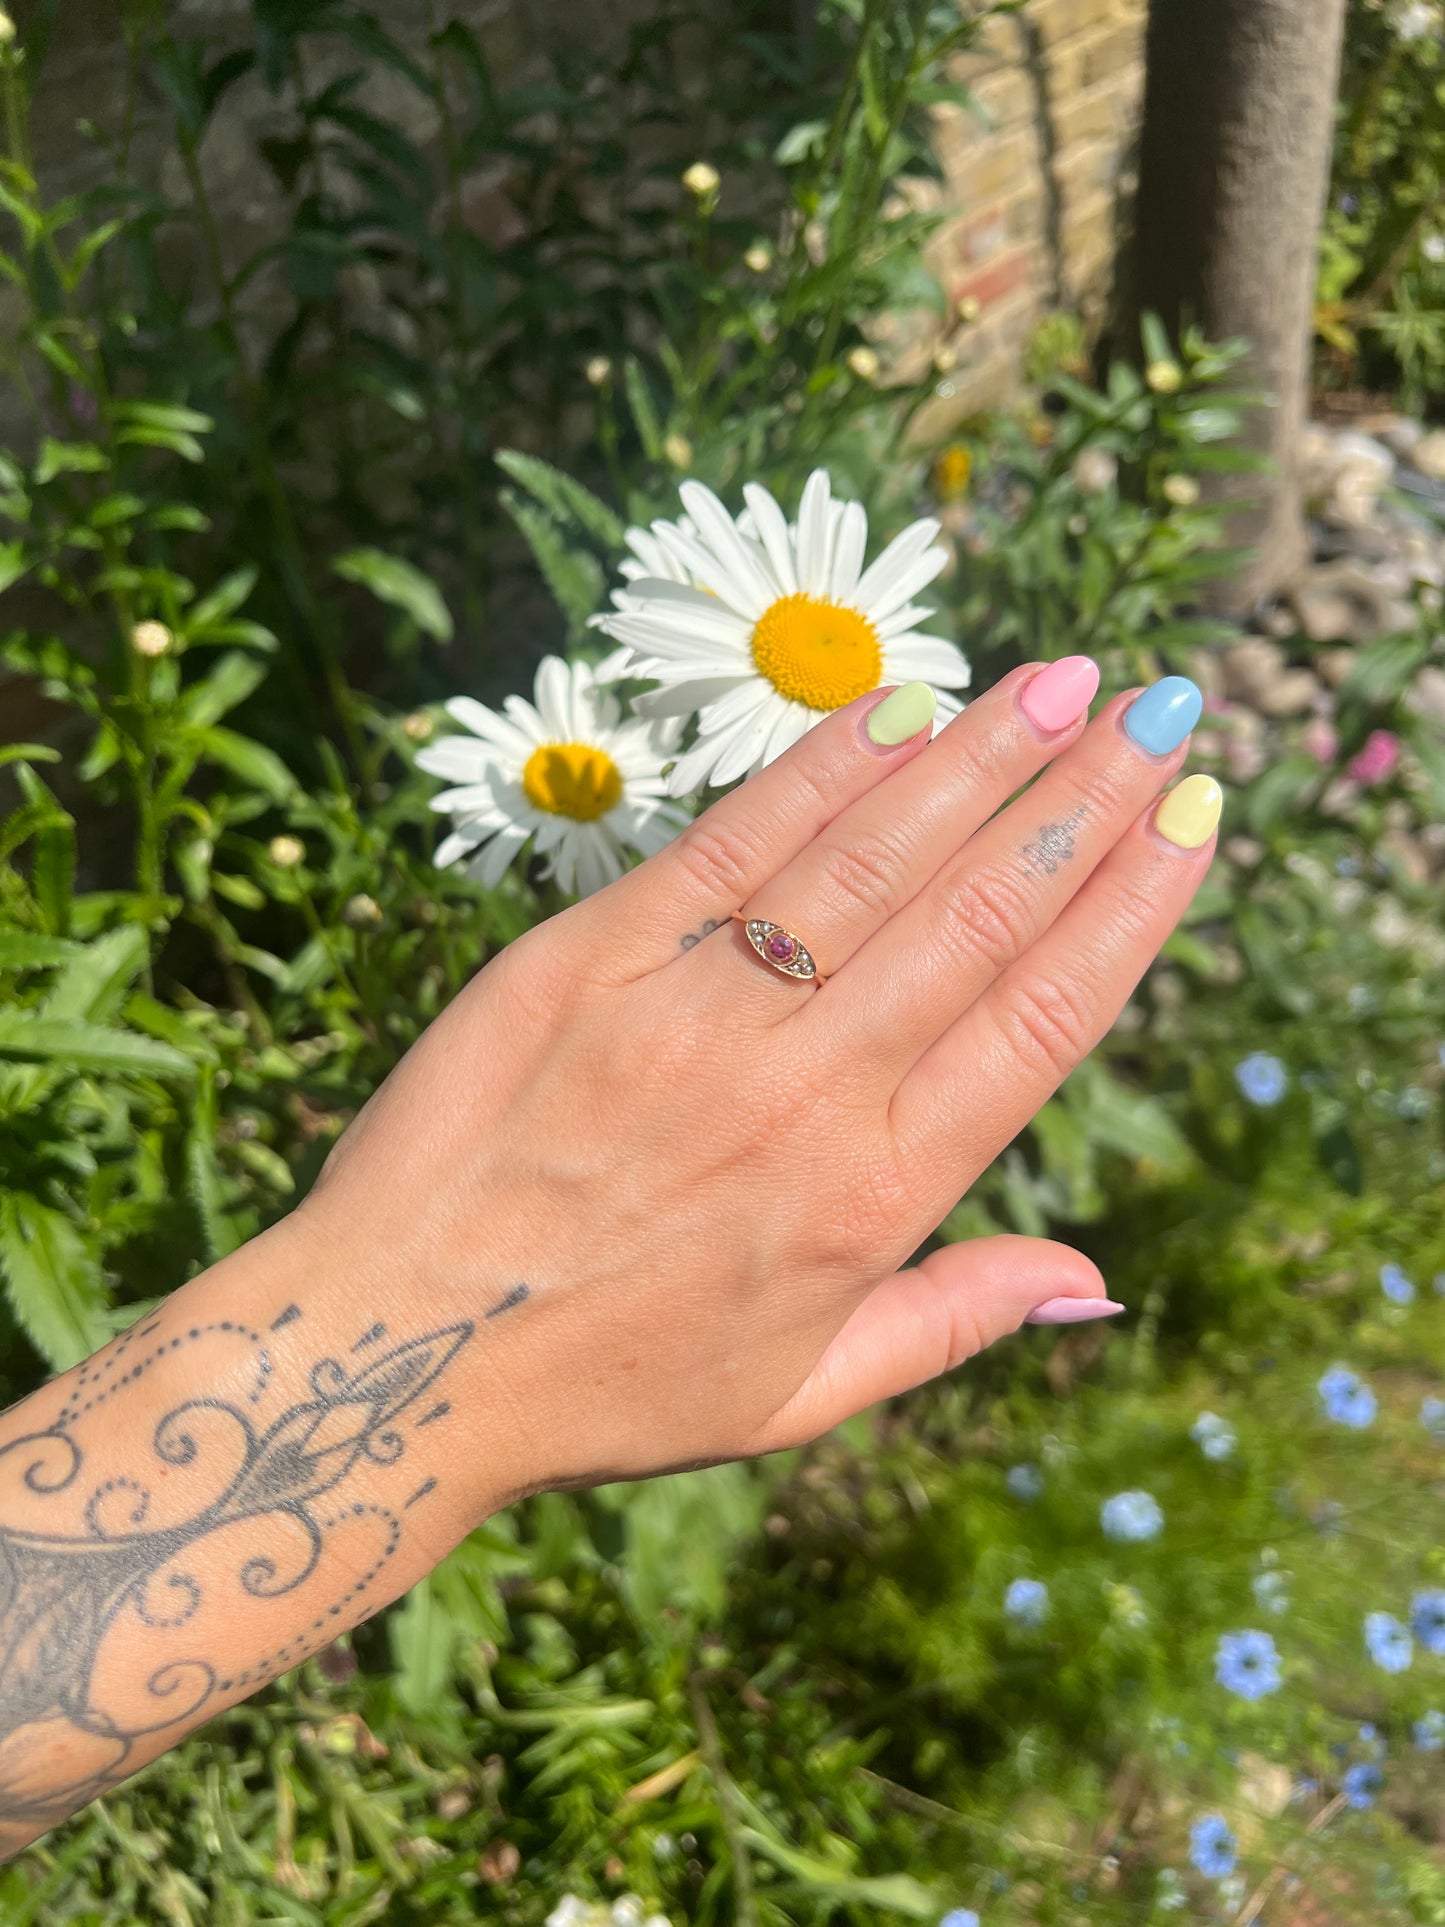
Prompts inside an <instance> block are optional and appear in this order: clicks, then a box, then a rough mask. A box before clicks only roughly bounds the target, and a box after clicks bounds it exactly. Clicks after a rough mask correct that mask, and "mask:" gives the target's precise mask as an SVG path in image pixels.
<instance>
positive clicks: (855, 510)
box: [828, 502, 868, 602]
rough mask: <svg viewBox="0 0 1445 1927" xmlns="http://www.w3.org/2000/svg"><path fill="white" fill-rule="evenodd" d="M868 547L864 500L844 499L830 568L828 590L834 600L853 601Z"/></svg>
mask: <svg viewBox="0 0 1445 1927" xmlns="http://www.w3.org/2000/svg"><path fill="white" fill-rule="evenodd" d="M867 547H868V517H867V515H866V514H865V512H864V509H863V505H862V503H861V502H845V503H844V504H843V513H842V514H841V515H840V516H839V518H838V529H837V533H836V535H835V536H834V538H833V559H832V562H831V564H830V565H829V569H828V594H829V595H830V596H831V597H832V599H833V601H834V602H852V600H853V596H854V592H855V591H856V589H857V587H858V571H859V570H860V569H861V568H862V567H863V552H864V550H865V549H866V548H867Z"/></svg>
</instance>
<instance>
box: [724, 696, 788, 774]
mask: <svg viewBox="0 0 1445 1927" xmlns="http://www.w3.org/2000/svg"><path fill="white" fill-rule="evenodd" d="M783 707H784V701H783V698H782V697H781V696H773V697H771V698H770V699H769V700H768V701H767V702H765V703H764V704H763V705H762V706H761V708H760V709H759V711H758V713H757V715H756V716H755V717H754V718H753V719H752V721H751V723H750V724H749V725H748V726H747V727H746V728H745V729H741V730H738V731H737V732H736V733H735V734H734V735H733V736H732V737H731V738H730V739H729V741H728V743H727V746H726V748H725V749H724V750H723V753H722V754H721V755H720V756H719V757H718V759H717V762H716V763H715V764H714V765H713V772H712V780H713V782H714V784H719V785H720V784H723V783H731V782H732V781H733V779H734V777H738V776H747V775H749V774H750V773H751V771H753V770H754V769H758V768H760V767H761V766H762V760H763V750H764V748H765V747H766V745H767V741H768V738H769V736H771V735H772V733H773V730H774V729H775V728H776V726H777V721H778V711H779V710H780V709H781V708H783Z"/></svg>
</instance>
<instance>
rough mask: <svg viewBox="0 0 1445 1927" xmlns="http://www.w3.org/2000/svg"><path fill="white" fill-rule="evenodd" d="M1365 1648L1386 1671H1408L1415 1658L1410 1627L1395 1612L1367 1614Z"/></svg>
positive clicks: (1383, 1670)
mask: <svg viewBox="0 0 1445 1927" xmlns="http://www.w3.org/2000/svg"><path fill="white" fill-rule="evenodd" d="M1365 1648H1366V1651H1367V1652H1368V1653H1369V1655H1370V1658H1371V1659H1372V1660H1374V1662H1375V1664H1376V1665H1377V1666H1378V1667H1379V1668H1380V1670H1381V1672H1384V1673H1406V1672H1408V1671H1409V1670H1410V1666H1411V1663H1412V1661H1413V1660H1414V1658H1415V1642H1414V1640H1413V1639H1411V1637H1410V1629H1409V1627H1408V1626H1402V1625H1401V1623H1400V1621H1399V1620H1398V1619H1396V1617H1395V1615H1394V1614H1393V1613H1366V1614H1365Z"/></svg>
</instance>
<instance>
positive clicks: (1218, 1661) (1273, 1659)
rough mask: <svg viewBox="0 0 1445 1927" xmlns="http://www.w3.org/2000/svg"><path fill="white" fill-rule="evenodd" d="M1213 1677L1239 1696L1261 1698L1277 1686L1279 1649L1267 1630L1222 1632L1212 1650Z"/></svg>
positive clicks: (1278, 1681)
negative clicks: (1263, 1631)
mask: <svg viewBox="0 0 1445 1927" xmlns="http://www.w3.org/2000/svg"><path fill="white" fill-rule="evenodd" d="M1214 1677H1215V1679H1217V1680H1218V1682H1219V1684H1220V1685H1221V1686H1223V1687H1224V1688H1225V1689H1226V1691H1228V1692H1231V1693H1237V1694H1238V1695H1239V1697H1240V1698H1241V1699H1245V1700H1258V1699H1263V1698H1264V1696H1265V1695H1266V1693H1277V1692H1278V1691H1279V1686H1280V1670H1279V1652H1278V1649H1277V1648H1276V1646H1275V1643H1274V1641H1273V1640H1272V1639H1271V1638H1270V1636H1269V1634H1268V1633H1261V1632H1258V1631H1254V1630H1250V1631H1247V1632H1242V1633H1222V1634H1221V1635H1220V1639H1219V1644H1218V1646H1216V1647H1215V1649H1214Z"/></svg>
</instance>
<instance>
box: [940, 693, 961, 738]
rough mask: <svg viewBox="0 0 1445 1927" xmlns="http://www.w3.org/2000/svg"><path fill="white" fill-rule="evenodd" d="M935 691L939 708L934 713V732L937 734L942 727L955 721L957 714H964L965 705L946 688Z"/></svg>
mask: <svg viewBox="0 0 1445 1927" xmlns="http://www.w3.org/2000/svg"><path fill="white" fill-rule="evenodd" d="M935 693H936V694H937V697H938V708H937V709H936V710H935V711H934V714H933V734H934V735H935V736H936V735H937V734H938V732H939V730H940V729H944V728H946V727H947V726H948V724H949V723H951V722H952V721H953V719H954V717H955V716H961V715H962V714H963V711H964V707H965V705H964V704H963V703H961V702H960V701H959V699H958V697H957V696H951V695H950V694H949V693H948V691H947V690H946V689H940V690H938V691H936V692H935Z"/></svg>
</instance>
